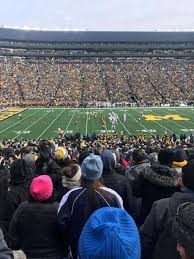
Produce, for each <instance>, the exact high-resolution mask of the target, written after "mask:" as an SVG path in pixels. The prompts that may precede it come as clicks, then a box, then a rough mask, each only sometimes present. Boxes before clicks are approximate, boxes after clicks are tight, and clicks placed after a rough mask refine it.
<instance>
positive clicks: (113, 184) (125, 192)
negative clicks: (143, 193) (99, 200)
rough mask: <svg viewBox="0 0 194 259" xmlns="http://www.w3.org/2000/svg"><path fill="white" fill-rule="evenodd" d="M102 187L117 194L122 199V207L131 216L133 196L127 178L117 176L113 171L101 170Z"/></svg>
mask: <svg viewBox="0 0 194 259" xmlns="http://www.w3.org/2000/svg"><path fill="white" fill-rule="evenodd" d="M102 178H103V184H104V186H106V187H108V188H111V189H112V190H114V191H115V192H117V193H118V194H119V195H120V196H121V198H122V199H123V207H124V209H125V210H126V211H127V212H128V213H129V214H130V215H133V214H134V211H133V195H132V188H131V185H130V184H129V181H128V180H127V178H126V177H125V176H123V175H119V174H117V173H115V172H114V171H107V170H103V174H102Z"/></svg>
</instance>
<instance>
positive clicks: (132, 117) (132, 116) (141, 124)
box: [127, 111, 156, 136]
mask: <svg viewBox="0 0 194 259" xmlns="http://www.w3.org/2000/svg"><path fill="white" fill-rule="evenodd" d="M127 115H128V116H130V117H131V118H132V119H133V120H134V121H135V122H136V123H138V124H139V125H141V126H142V127H143V128H144V129H145V130H147V131H148V133H151V134H152V135H154V136H156V134H155V133H154V132H149V130H150V129H148V128H146V127H145V126H144V125H143V124H142V123H141V122H139V121H138V120H136V119H135V118H134V117H133V116H132V115H131V114H129V113H128V111H127Z"/></svg>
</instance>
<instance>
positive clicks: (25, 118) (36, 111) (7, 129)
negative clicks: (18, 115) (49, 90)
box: [0, 109, 39, 134]
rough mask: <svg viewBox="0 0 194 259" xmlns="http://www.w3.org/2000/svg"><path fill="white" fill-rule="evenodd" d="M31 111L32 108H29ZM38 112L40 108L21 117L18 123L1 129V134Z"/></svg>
mask: <svg viewBox="0 0 194 259" xmlns="http://www.w3.org/2000/svg"><path fill="white" fill-rule="evenodd" d="M29 111H30V110H29ZM38 112H39V109H38V111H35V112H33V113H31V114H30V115H29V116H27V117H25V118H24V119H22V120H19V119H18V121H17V122H16V123H14V124H12V125H11V126H9V127H7V128H6V129H4V130H2V131H0V134H1V133H3V132H5V131H6V130H8V129H10V128H12V127H14V126H15V125H17V124H19V123H21V122H22V121H24V120H26V119H28V118H29V117H31V116H32V115H34V114H36V113H38Z"/></svg>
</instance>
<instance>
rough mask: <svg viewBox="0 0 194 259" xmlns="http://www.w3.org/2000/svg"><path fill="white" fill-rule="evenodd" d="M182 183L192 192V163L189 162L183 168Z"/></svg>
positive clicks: (193, 162) (193, 183)
mask: <svg viewBox="0 0 194 259" xmlns="http://www.w3.org/2000/svg"><path fill="white" fill-rule="evenodd" d="M182 182H183V184H184V186H185V187H186V188H188V189H190V190H191V191H193V192H194V161H190V162H189V163H188V164H187V165H186V166H184V167H183V169H182Z"/></svg>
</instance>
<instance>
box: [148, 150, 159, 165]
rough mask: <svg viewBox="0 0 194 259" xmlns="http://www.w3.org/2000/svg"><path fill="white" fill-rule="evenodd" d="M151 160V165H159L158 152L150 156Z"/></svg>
mask: <svg viewBox="0 0 194 259" xmlns="http://www.w3.org/2000/svg"><path fill="white" fill-rule="evenodd" d="M149 160H150V163H157V162H158V154H157V153H156V152H153V153H151V154H149Z"/></svg>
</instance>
